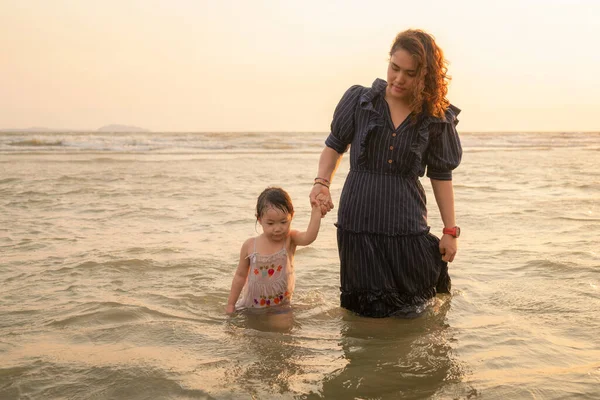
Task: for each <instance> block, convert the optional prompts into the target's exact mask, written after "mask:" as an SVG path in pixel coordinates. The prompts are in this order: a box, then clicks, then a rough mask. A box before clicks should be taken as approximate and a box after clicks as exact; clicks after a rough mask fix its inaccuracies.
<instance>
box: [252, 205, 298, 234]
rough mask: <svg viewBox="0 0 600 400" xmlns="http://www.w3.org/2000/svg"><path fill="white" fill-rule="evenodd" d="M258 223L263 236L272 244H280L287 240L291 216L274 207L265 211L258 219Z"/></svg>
mask: <svg viewBox="0 0 600 400" xmlns="http://www.w3.org/2000/svg"><path fill="white" fill-rule="evenodd" d="M258 223H259V224H260V226H262V228H263V232H264V234H265V236H267V238H268V239H269V240H272V241H274V242H280V241H283V240H285V239H286V238H287V235H288V233H289V232H290V228H291V225H292V216H291V215H290V214H289V213H286V212H283V211H281V210H280V209H278V208H275V207H271V206H269V207H267V209H266V210H265V211H264V212H263V213H262V215H261V216H260V217H259V218H258Z"/></svg>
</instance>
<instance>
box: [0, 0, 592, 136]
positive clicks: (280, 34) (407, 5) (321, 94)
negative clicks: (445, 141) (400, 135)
mask: <svg viewBox="0 0 600 400" xmlns="http://www.w3.org/2000/svg"><path fill="white" fill-rule="evenodd" d="M598 18H600V1H595V0H587V1H584V0H580V1H577V0H560V1H559V0H504V1H501V2H496V1H494V2H492V1H485V0H479V1H476V0H473V1H470V0H453V1H438V0H422V1H399V0H395V1H391V0H390V1H387V0H386V1H383V0H380V1H377V0H373V1H370V2H366V1H364V0H362V1H354V0H334V1H328V0H302V1H301V0H294V1H291V0H290V1H286V0H248V1H243V0H237V1H233V0H211V1H208V0H103V1H91V0H89V1H85V0H52V1H46V0H0V57H1V61H0V129H2V128H4V129H6V128H27V127H34V126H38V127H47V128H56V129H77V130H95V129H97V128H99V127H101V126H103V125H106V124H113V123H116V124H126V125H136V126H140V127H143V128H147V129H150V130H152V131H319V132H326V131H328V129H329V125H330V122H331V115H332V112H333V109H334V108H335V105H336V103H337V101H338V100H339V99H340V97H341V96H342V94H343V92H344V91H345V90H346V89H347V88H348V87H349V86H351V85H353V84H362V85H366V86H369V85H370V84H371V82H372V81H373V80H374V79H375V78H377V77H379V78H385V74H386V68H387V60H388V51H389V47H390V45H391V43H392V40H393V38H394V36H395V34H396V33H397V32H399V31H402V30H404V29H407V28H421V29H425V30H427V31H428V32H430V33H431V34H433V35H434V36H435V37H436V39H437V41H438V44H440V46H441V47H442V48H443V49H444V51H445V53H446V57H447V58H448V60H449V61H450V66H449V72H450V75H452V77H453V80H452V83H451V85H450V93H449V99H450V101H451V102H452V103H453V104H455V105H456V106H458V107H459V108H461V109H462V110H463V112H462V114H461V116H460V120H461V122H460V125H459V128H460V129H461V130H462V131H470V132H473V131H475V132H479V131H600V122H599V121H600V119H599V118H598V117H597V115H598V112H599V110H600V96H599V93H600V73H599V71H600V52H599V51H598V41H599V38H600V23H598Z"/></svg>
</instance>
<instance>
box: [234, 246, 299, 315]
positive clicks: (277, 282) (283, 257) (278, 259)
mask: <svg viewBox="0 0 600 400" xmlns="http://www.w3.org/2000/svg"><path fill="white" fill-rule="evenodd" d="M246 258H249V259H250V269H249V271H248V279H247V280H246V284H245V285H244V288H243V290H242V293H241V295H240V299H239V300H238V301H237V303H236V304H235V308H236V309H239V308H266V307H273V306H279V305H282V304H289V302H290V300H291V298H292V294H293V293H294V286H295V281H296V279H295V276H294V266H293V265H292V263H291V260H290V258H289V256H288V252H287V250H286V249H285V244H284V245H283V248H282V249H281V250H279V251H278V252H277V253H274V254H270V255H267V256H265V255H261V254H258V253H257V252H256V238H255V239H254V251H253V252H252V254H250V255H248V257H246Z"/></svg>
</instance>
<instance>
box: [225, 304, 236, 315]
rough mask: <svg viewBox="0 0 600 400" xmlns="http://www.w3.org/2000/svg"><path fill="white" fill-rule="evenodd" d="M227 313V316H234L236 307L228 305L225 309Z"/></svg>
mask: <svg viewBox="0 0 600 400" xmlns="http://www.w3.org/2000/svg"><path fill="white" fill-rule="evenodd" d="M225 312H226V313H227V314H233V313H234V312H235V305H229V304H228V305H227V307H225Z"/></svg>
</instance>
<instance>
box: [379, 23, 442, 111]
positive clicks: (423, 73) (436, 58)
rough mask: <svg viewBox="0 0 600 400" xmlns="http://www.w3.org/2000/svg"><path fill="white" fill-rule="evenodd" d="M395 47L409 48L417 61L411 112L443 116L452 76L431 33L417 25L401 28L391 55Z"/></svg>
mask: <svg viewBox="0 0 600 400" xmlns="http://www.w3.org/2000/svg"><path fill="white" fill-rule="evenodd" d="M398 49H404V50H406V51H408V52H409V53H410V54H411V55H412V56H413V58H414V60H415V61H416V63H417V75H416V78H417V84H416V85H415V88H414V91H413V96H412V101H411V104H410V106H411V108H412V110H413V112H414V113H415V115H419V114H421V113H422V112H424V113H425V114H427V115H432V116H434V117H439V118H443V117H444V114H445V112H446V110H447V109H448V106H449V105H450V102H449V101H448V99H447V98H446V94H447V93H448V83H449V81H450V79H451V77H450V76H449V75H448V67H447V65H448V61H447V60H446V59H445V58H444V52H443V51H442V49H441V48H440V47H439V46H438V45H437V44H436V43H435V39H434V37H433V36H432V35H430V34H428V33H426V32H424V31H422V30H420V29H408V30H406V31H404V32H400V33H399V34H398V35H397V36H396V38H395V39H394V43H393V44H392V48H391V50H390V57H391V56H392V55H393V54H394V53H395V52H396V50H398Z"/></svg>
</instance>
